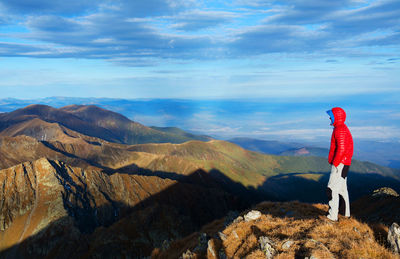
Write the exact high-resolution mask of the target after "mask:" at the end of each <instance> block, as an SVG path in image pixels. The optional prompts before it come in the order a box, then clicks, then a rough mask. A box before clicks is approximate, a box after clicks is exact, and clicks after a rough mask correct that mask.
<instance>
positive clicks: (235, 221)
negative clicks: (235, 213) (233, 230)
mask: <svg viewBox="0 0 400 259" xmlns="http://www.w3.org/2000/svg"><path fill="white" fill-rule="evenodd" d="M243 220H244V219H243V217H242V216H239V217H237V218H236V219H235V220H234V221H233V223H239V222H242V221H243Z"/></svg>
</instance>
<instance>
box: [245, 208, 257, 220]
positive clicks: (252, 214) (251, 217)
mask: <svg viewBox="0 0 400 259" xmlns="http://www.w3.org/2000/svg"><path fill="white" fill-rule="evenodd" d="M260 217H261V212H259V211H258V210H252V211H250V212H248V213H247V214H246V215H244V221H246V222H249V221H252V220H256V219H259V218H260Z"/></svg>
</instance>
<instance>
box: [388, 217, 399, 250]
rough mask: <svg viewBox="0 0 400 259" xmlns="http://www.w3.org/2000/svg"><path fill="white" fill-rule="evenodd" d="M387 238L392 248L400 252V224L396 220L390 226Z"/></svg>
mask: <svg viewBox="0 0 400 259" xmlns="http://www.w3.org/2000/svg"><path fill="white" fill-rule="evenodd" d="M387 239H388V243H389V245H390V247H391V249H392V250H393V251H394V252H395V253H397V254H400V226H399V225H398V224H397V223H396V222H394V223H393V224H392V225H391V226H390V228H389V231H388V237H387Z"/></svg>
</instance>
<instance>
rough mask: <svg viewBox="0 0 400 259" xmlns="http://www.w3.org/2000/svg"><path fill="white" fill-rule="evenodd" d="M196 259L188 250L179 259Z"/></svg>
mask: <svg viewBox="0 0 400 259" xmlns="http://www.w3.org/2000/svg"><path fill="white" fill-rule="evenodd" d="M192 258H194V254H193V253H192V252H191V251H190V250H189V249H188V250H186V252H184V253H183V254H182V255H181V256H180V257H179V259H192Z"/></svg>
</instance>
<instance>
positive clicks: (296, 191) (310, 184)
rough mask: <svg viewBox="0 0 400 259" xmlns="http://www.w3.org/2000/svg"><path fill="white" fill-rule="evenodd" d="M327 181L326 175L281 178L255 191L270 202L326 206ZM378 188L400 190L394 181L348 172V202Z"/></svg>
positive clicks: (266, 183)
mask: <svg viewBox="0 0 400 259" xmlns="http://www.w3.org/2000/svg"><path fill="white" fill-rule="evenodd" d="M350 170H351V169H350ZM313 178H315V179H313ZM328 180H329V173H326V172H325V173H324V172H322V173H314V172H310V173H291V174H280V175H276V176H272V177H270V178H268V179H267V180H266V181H265V182H264V184H263V185H262V186H261V187H259V188H258V191H261V192H265V193H266V194H267V196H269V197H271V200H277V201H289V200H299V201H302V202H313V203H315V202H319V203H321V202H323V203H325V202H327V198H326V186H327V184H328ZM381 187H390V188H393V189H395V190H400V182H399V181H395V180H393V178H390V177H385V176H382V175H379V174H374V173H369V174H363V173H355V172H351V171H350V172H349V175H348V179H347V188H348V191H349V196H350V201H354V200H357V199H358V198H360V197H362V196H364V195H367V194H370V193H371V192H372V191H373V190H375V189H378V188H381Z"/></svg>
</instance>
